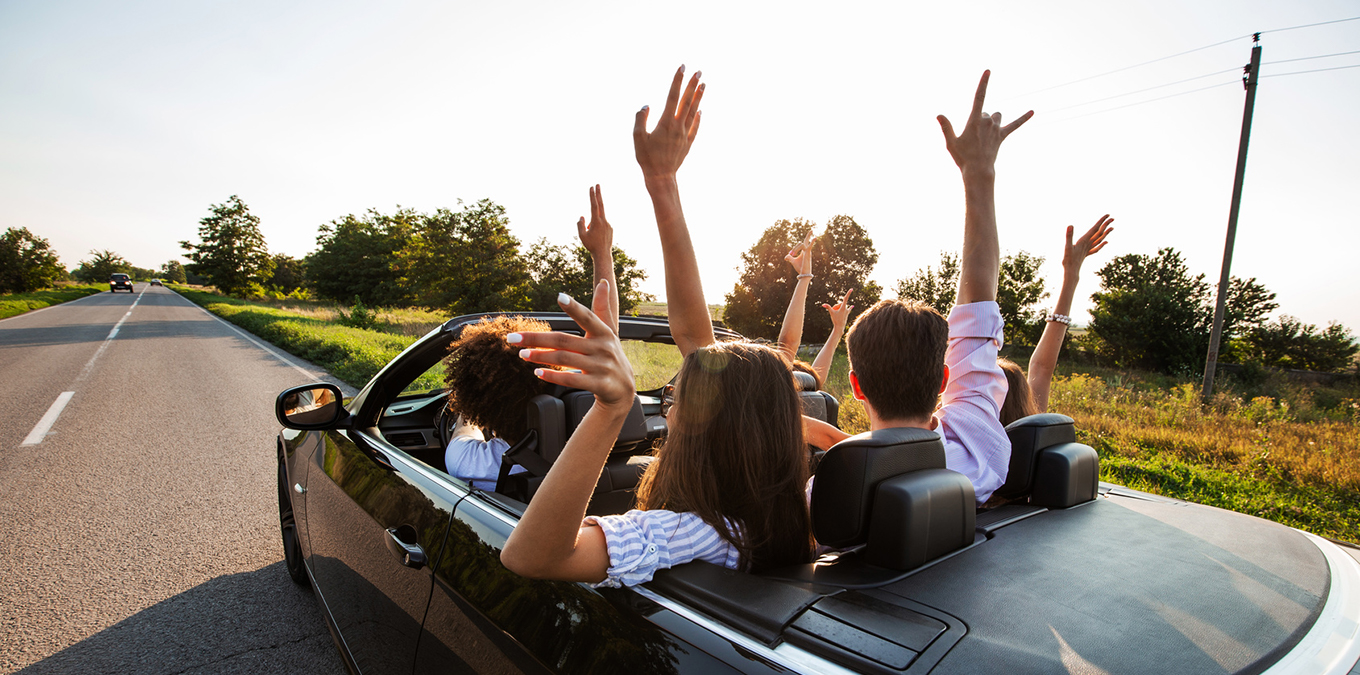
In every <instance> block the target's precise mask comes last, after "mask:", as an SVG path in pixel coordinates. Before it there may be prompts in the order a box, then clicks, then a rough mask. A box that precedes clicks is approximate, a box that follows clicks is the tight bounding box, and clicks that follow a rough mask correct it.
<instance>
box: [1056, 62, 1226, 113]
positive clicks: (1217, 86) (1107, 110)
mask: <svg viewBox="0 0 1360 675" xmlns="http://www.w3.org/2000/svg"><path fill="white" fill-rule="evenodd" d="M1233 70H1237V69H1236V68H1234V69H1233ZM1241 83H1242V81H1241V80H1232V81H1229V82H1220V83H1218V84H1211V85H1209V86H1207V87H1200V88H1199V89H1191V90H1189V91H1180V92H1176V93H1174V94H1167V95H1166V96H1158V97H1157V98H1150V99H1147V100H1146V101H1135V102H1133V103H1127V104H1124V105H1118V106H1115V107H1113V108H1104V109H1102V110H1092V111H1091V112H1088V113H1082V114H1080V115H1073V116H1071V117H1064V118H1062V119H1057V120H1053V121H1052V122H1048V121H1047V120H1045V122H1046V123H1048V124H1055V123H1057V122H1070V121H1072V120H1077V119H1081V118H1083V117H1090V116H1091V115H1099V114H1101V113H1107V112H1114V111H1115V110H1123V109H1124V108H1132V107H1134V106H1140V105H1144V104H1147V103H1154V102H1156V101H1165V100H1166V99H1169V98H1176V97H1177V96H1185V95H1186V94H1194V93H1196V92H1201V91H1207V90H1209V89H1217V88H1219V87H1226V86H1228V85H1230V84H1238V85H1240V84H1241Z"/></svg>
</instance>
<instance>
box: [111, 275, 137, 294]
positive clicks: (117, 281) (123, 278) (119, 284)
mask: <svg viewBox="0 0 1360 675" xmlns="http://www.w3.org/2000/svg"><path fill="white" fill-rule="evenodd" d="M120 288H125V289H127V292H129V293H131V292H132V277H130V276H128V275H126V274H122V273H118V274H111V275H109V292H110V293H113V292H115V291H117V290H118V289H120Z"/></svg>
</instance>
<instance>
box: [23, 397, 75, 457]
mask: <svg viewBox="0 0 1360 675" xmlns="http://www.w3.org/2000/svg"><path fill="white" fill-rule="evenodd" d="M75 395H76V393H75V392H74V391H63V392H61V395H60V396H58V397H57V400H55V401H53V402H52V407H51V408H48V409H47V413H46V414H44V415H43V416H42V419H40V420H38V424H37V426H34V427H33V431H30V432H28V436H26V437H25V438H24V442H23V443H20V445H37V444H39V443H41V442H42V441H43V439H44V438H46V437H47V432H49V431H51V430H52V425H53V424H56V422H57V417H58V416H59V415H61V411H62V410H65V409H66V404H67V403H70V402H71V397H72V396H75Z"/></svg>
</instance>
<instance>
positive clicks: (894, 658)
mask: <svg viewBox="0 0 1360 675" xmlns="http://www.w3.org/2000/svg"><path fill="white" fill-rule="evenodd" d="M533 316H536V317H537V318H540V319H543V320H545V321H547V322H548V323H550V324H551V325H552V326H553V328H554V329H556V330H565V331H576V330H578V329H577V327H576V325H575V324H574V323H573V322H572V321H571V320H570V319H569V318H567V317H566V316H565V315H562V314H537V315H533ZM481 318H482V315H473V316H462V317H458V318H455V319H453V320H451V321H449V322H448V323H446V324H444V325H443V326H442V327H440V328H439V329H436V330H434V331H432V332H431V333H429V334H428V335H426V336H425V337H423V338H422V339H420V340H419V341H417V342H416V343H415V344H413V345H412V346H411V347H410V348H408V349H407V350H406V351H404V352H403V353H402V354H401V355H400V356H398V357H397V358H396V359H395V360H393V361H392V362H391V363H389V364H388V365H387V366H386V367H385V368H384V369H383V370H382V371H381V372H380V373H379V374H378V375H377V376H376V377H374V378H373V380H372V381H371V382H369V383H368V385H367V386H366V387H364V389H363V390H362V391H361V392H360V393H359V394H358V395H357V396H355V397H354V398H353V399H352V400H350V401H348V402H347V403H346V402H343V401H342V400H341V397H340V392H339V390H338V389H336V388H335V387H334V386H333V385H327V384H316V385H309V386H306V387H298V388H295V389H290V390H288V391H285V392H283V393H281V394H280V395H279V398H278V401H277V407H276V409H277V413H278V417H279V419H280V421H281V422H282V423H283V425H284V426H285V427H287V428H286V429H285V430H284V431H283V432H282V433H281V434H280V436H279V438H278V444H277V448H276V451H277V453H278V460H279V470H278V481H279V486H278V487H279V515H280V522H281V527H282V533H283V545H284V551H285V553H286V560H287V568H288V570H289V572H290V573H291V574H292V576H293V579H294V580H296V581H297V582H298V583H301V584H310V585H311V587H312V588H313V589H314V590H315V592H316V596H317V598H318V599H319V600H320V601H321V605H322V608H323V610H324V614H325V616H326V619H327V623H328V625H329V628H330V630H331V633H332V635H333V636H334V638H335V642H336V645H337V647H338V648H339V650H340V653H341V655H342V657H343V659H344V661H345V663H346V664H347V666H348V667H349V668H350V669H351V670H352V671H354V672H361V673H401V674H402V675H407V674H409V673H413V672H414V673H432V672H450V671H452V672H479V673H521V672H524V673H552V672H570V673H576V672H597V673H629V674H632V675H641V674H642V673H725V672H735V673H785V672H796V673H845V672H871V673H926V672H930V673H985V672H1002V673H1177V674H1180V673H1347V672H1351V673H1357V672H1360V669H1355V664H1356V661H1357V659H1360V635H1357V629H1360V565H1358V564H1357V559H1360V550H1357V549H1355V548H1354V547H1351V546H1349V545H1346V544H1340V545H1339V544H1338V543H1335V542H1332V541H1328V540H1325V539H1322V538H1319V537H1316V536H1313V535H1310V534H1306V533H1303V532H1300V531H1297V530H1294V529H1290V528H1288V527H1284V526H1282V525H1278V524H1276V523H1271V522H1267V521H1264V520H1260V519H1257V518H1253V517H1250V516H1245V515H1241V514H1237V513H1232V512H1228V511H1223V510H1219V509H1215V508H1210V507H1205V506H1200V505H1197V504H1190V503H1186V502H1180V501H1176V500H1172V499H1166V498H1162V497H1158V496H1154V495H1150V494H1145V493H1141V492H1136V491H1133V490H1128V489H1125V488H1122V487H1118V486H1113V485H1108V484H1104V483H1099V482H1098V478H1097V470H1098V458H1097V456H1096V453H1095V452H1094V451H1093V450H1091V448H1089V447H1087V446H1085V445H1081V444H1079V443H1076V436H1075V432H1074V430H1073V428H1072V422H1071V420H1070V419H1068V418H1066V417H1063V416H1061V415H1051V414H1049V415H1038V416H1034V417H1030V418H1025V419H1023V420H1020V421H1018V422H1016V423H1015V424H1013V425H1011V428H1010V429H1009V430H1008V431H1009V432H1010V435H1011V439H1012V442H1013V447H1014V451H1013V457H1012V461H1011V467H1010V474H1009V477H1008V482H1007V484H1006V485H1005V486H1004V487H1003V488H1002V490H1001V491H1000V492H999V494H1000V495H1001V496H1002V497H1004V498H1006V499H1007V500H1008V501H1007V503H1005V504H1004V505H1002V506H998V507H995V508H990V509H985V510H978V509H976V508H975V507H974V505H973V503H972V489H971V486H968V485H967V480H966V479H963V477H962V476H960V475H959V474H957V473H954V472H952V471H948V470H946V469H945V468H944V459H943V450H942V448H941V446H940V444H939V442H938V440H937V438H936V437H935V435H934V434H933V433H930V432H921V431H919V430H902V429H897V430H886V431H879V432H871V433H866V434H861V435H859V436H856V437H853V438H851V439H849V440H847V441H845V442H844V443H842V444H841V445H839V446H837V447H836V448H834V449H833V450H832V451H831V452H829V453H826V454H825V455H824V456H822V457H820V458H813V457H810V461H816V460H820V464H819V465H818V468H817V476H818V482H817V486H818V487H817V492H816V493H814V495H813V503H812V509H813V526H814V529H815V530H816V534H817V537H818V540H819V541H821V542H822V543H825V544H829V545H833V546H835V547H837V548H838V549H841V550H842V552H841V553H838V554H832V555H828V556H824V557H823V558H822V559H821V560H819V561H818V562H817V563H815V564H809V565H805V566H800V567H794V568H788V569H782V570H777V571H774V572H771V573H767V574H762V575H750V574H743V573H739V572H733V571H730V570H726V569H721V568H718V567H715V566H712V565H708V564H705V563H691V564H688V565H682V566H679V567H676V568H674V569H672V570H667V571H663V572H660V573H658V575H657V577H656V578H655V579H654V580H653V581H651V582H649V583H647V584H643V585H642V586H639V587H636V588H631V589H600V590H596V589H593V588H591V587H589V586H588V585H585V584H577V583H567V582H549V581H536V580H530V579H524V578H521V577H519V576H517V575H515V574H514V573H512V572H510V571H508V570H506V569H505V568H504V567H503V566H501V564H500V560H499V551H500V548H501V546H502V545H503V544H504V543H505V540H506V538H507V537H508V536H509V534H510V532H511V531H512V530H513V529H514V527H515V524H516V522H517V521H518V519H519V517H520V515H521V514H522V513H523V512H524V508H525V505H526V503H527V502H528V501H529V500H530V499H532V497H533V493H534V490H535V488H536V487H537V484H538V482H539V481H540V480H541V477H542V475H543V473H544V472H545V471H546V469H547V467H549V466H551V463H552V461H553V460H554V459H555V458H556V456H557V453H558V452H559V451H560V450H561V448H562V446H563V444H564V443H565V440H566V438H567V437H568V436H569V435H570V433H571V431H572V430H573V428H574V426H575V423H576V422H578V421H579V420H580V419H581V417H582V416H583V415H584V414H585V411H586V410H587V409H588V408H589V407H590V405H591V403H592V402H593V399H592V398H591V395H590V394H589V393H587V392H580V391H569V390H562V391H557V392H554V395H547V396H540V397H538V398H536V399H534V401H533V402H532V404H531V405H530V406H529V409H528V410H526V411H525V414H526V415H527V416H528V419H529V421H530V427H531V428H532V429H533V432H532V433H531V434H530V437H529V438H527V439H525V441H524V442H521V443H519V444H517V445H516V446H515V447H513V448H511V450H510V452H509V453H507V454H508V455H510V456H513V458H514V462H515V463H516V464H519V465H520V466H523V467H525V469H527V471H525V472H523V473H517V474H514V475H506V474H507V473H508V472H505V471H503V472H502V480H500V481H498V485H497V488H496V490H495V491H493V492H488V491H483V490H478V489H475V488H473V487H471V486H470V485H469V484H467V483H466V482H465V481H462V480H459V479H457V478H453V477H450V476H449V475H448V474H447V473H446V472H445V470H444V460H443V456H444V447H445V441H446V436H447V434H448V433H449V425H450V421H449V420H447V419H445V416H444V415H443V414H442V412H443V410H444V400H445V396H444V392H443V391H442V390H440V389H439V387H440V380H441V377H440V373H441V372H442V371H441V368H442V365H441V363H440V361H441V359H442V358H443V356H444V355H445V354H446V352H447V348H448V345H449V343H450V342H451V341H452V340H453V339H454V338H455V337H456V336H457V335H458V334H459V332H460V331H461V330H462V328H463V326H465V325H468V324H469V323H471V322H475V321H477V320H479V319H481ZM620 333H621V337H622V338H623V339H624V341H625V348H626V349H628V350H629V354H630V359H632V360H633V361H634V364H635V370H637V371H638V372H639V379H640V382H639V385H638V389H639V391H638V397H637V402H636V404H635V406H634V415H633V416H632V417H630V420H629V422H628V423H627V424H626V425H625V427H624V430H623V432H622V433H621V434H620V437H619V440H618V442H617V444H616V446H615V449H614V452H613V454H612V455H611V458H610V460H609V462H608V463H607V465H606V467H605V470H604V471H603V472H602V474H601V476H600V481H599V484H598V486H597V488H596V492H595V495H594V497H593V498H592V502H591V506H590V511H591V512H592V513H618V512H622V511H624V510H626V509H628V508H629V507H630V506H631V504H632V502H633V496H632V495H633V493H632V490H633V488H634V487H635V486H636V484H637V480H638V477H639V476H640V474H641V472H642V470H643V469H644V468H645V467H646V465H647V463H648V462H649V461H650V457H649V453H650V450H651V448H652V446H653V444H654V441H656V440H657V439H659V438H661V437H662V436H664V434H665V433H666V421H665V418H664V417H663V416H662V415H661V400H660V391H661V388H662V387H663V386H664V385H665V384H666V381H667V380H669V378H670V377H671V375H672V374H673V373H674V372H675V370H674V366H675V365H677V364H678V360H679V357H678V353H677V352H676V350H675V349H674V347H672V346H670V345H671V344H672V342H671V338H670V335H669V328H668V326H667V323H666V321H665V320H664V319H653V318H628V317H625V318H623V319H622V320H621V325H620ZM718 334H719V339H731V338H736V337H738V336H736V335H735V334H733V333H731V332H730V331H726V330H718ZM667 359H670V360H669V361H667ZM642 364H646V365H642ZM649 372H650V373H652V374H651V375H648V374H647V373H649ZM649 377H650V378H651V379H652V380H655V381H647V378H649ZM802 396H803V397H804V403H805V407H806V409H807V410H808V412H809V413H810V414H815V415H818V416H822V417H824V418H825V419H828V420H829V421H832V422H834V421H835V419H836V406H837V404H836V401H835V399H834V398H831V397H830V396H829V395H825V394H822V393H820V392H812V391H807V392H804V393H803V394H802Z"/></svg>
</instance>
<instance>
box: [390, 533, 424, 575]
mask: <svg viewBox="0 0 1360 675" xmlns="http://www.w3.org/2000/svg"><path fill="white" fill-rule="evenodd" d="M387 549H388V550H389V551H391V552H392V553H395V554H396V556H397V559H399V560H401V564H403V565H405V566H407V567H409V568H411V569H413V570H418V569H420V568H422V567H424V566H425V549H423V548H421V547H420V544H408V543H406V542H404V541H402V540H401V535H399V534H397V528H395V527H389V528H387Z"/></svg>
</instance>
